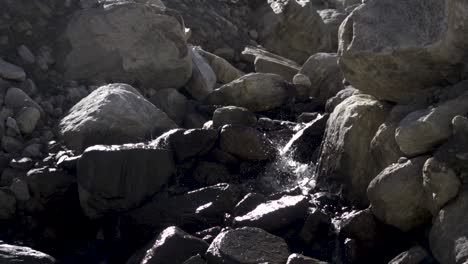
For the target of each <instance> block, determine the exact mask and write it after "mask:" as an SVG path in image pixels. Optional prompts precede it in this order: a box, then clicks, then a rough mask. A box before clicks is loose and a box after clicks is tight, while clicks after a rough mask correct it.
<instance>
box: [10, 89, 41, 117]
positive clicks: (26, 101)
mask: <svg viewBox="0 0 468 264" xmlns="http://www.w3.org/2000/svg"><path fill="white" fill-rule="evenodd" d="M5 106H6V107H8V108H10V109H12V110H14V111H15V112H19V111H20V110H21V109H23V108H24V107H34V108H36V109H37V110H39V111H40V112H41V113H42V112H43V110H42V108H41V107H40V106H39V105H38V104H37V103H36V102H35V101H34V100H33V99H31V97H29V95H27V94H26V93H25V92H23V90H21V89H19V88H15V87H12V88H10V89H8V91H7V93H6V95H5Z"/></svg>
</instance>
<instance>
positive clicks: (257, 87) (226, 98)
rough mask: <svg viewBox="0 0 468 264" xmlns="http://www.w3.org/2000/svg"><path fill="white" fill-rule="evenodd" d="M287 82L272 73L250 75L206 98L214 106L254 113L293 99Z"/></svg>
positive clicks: (215, 91)
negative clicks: (241, 108)
mask: <svg viewBox="0 0 468 264" xmlns="http://www.w3.org/2000/svg"><path fill="white" fill-rule="evenodd" d="M290 93H291V91H289V90H288V87H287V83H286V81H285V80H284V79H283V78H282V77H281V76H279V75H276V74H270V73H250V74H247V75H244V76H242V77H241V78H239V79H236V80H234V81H232V82H230V83H228V84H225V85H223V86H221V87H220V88H218V89H216V90H214V91H213V92H212V93H211V94H210V95H208V97H207V98H206V100H205V101H206V102H207V103H209V104H213V105H226V106H227V105H234V106H240V107H245V108H247V109H249V110H250V111H253V112H261V111H267V110H271V109H274V108H277V107H280V106H282V105H283V104H285V103H286V102H287V100H288V98H290V97H291V95H290Z"/></svg>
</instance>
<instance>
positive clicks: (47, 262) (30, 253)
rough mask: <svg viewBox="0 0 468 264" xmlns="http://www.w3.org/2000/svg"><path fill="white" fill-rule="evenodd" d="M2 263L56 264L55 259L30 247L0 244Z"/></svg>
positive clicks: (0, 260)
mask: <svg viewBox="0 0 468 264" xmlns="http://www.w3.org/2000/svg"><path fill="white" fill-rule="evenodd" d="M0 263H5V264H6V263H24V264H54V263H57V262H56V261H55V259H54V258H53V257H51V256H49V255H47V254H45V253H42V252H40V251H37V250H34V249H32V248H29V247H22V246H15V245H9V244H4V243H1V244H0Z"/></svg>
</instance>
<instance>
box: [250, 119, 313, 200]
mask: <svg viewBox="0 0 468 264" xmlns="http://www.w3.org/2000/svg"><path fill="white" fill-rule="evenodd" d="M317 118H320V117H317ZM308 125H309V124H307V125H304V124H298V125H296V126H295V127H294V128H293V132H294V134H293V136H292V137H291V138H290V139H289V140H285V139H281V138H276V139H273V143H274V145H275V146H276V147H277V150H278V153H279V155H278V156H277V158H276V159H275V160H274V161H272V162H270V163H269V164H267V165H266V167H265V170H264V172H263V173H262V174H261V175H260V177H259V178H258V179H259V182H260V184H261V185H262V186H264V187H266V188H268V189H269V190H271V191H273V192H281V191H287V190H290V189H294V188H297V187H299V188H300V189H301V191H302V193H303V194H306V193H308V192H309V191H310V190H311V189H313V188H314V187H315V167H316V164H315V163H313V162H309V163H304V162H301V161H298V160H297V159H295V157H294V151H295V150H294V149H292V148H293V147H292V144H293V142H294V141H296V140H297V138H298V137H300V136H301V135H302V134H301V132H302V131H303V130H304V129H305V128H307V126H308Z"/></svg>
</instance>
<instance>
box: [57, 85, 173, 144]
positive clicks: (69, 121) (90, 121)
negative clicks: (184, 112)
mask: <svg viewBox="0 0 468 264" xmlns="http://www.w3.org/2000/svg"><path fill="white" fill-rule="evenodd" d="M176 127H177V125H176V124H175V123H174V122H173V121H172V120H171V119H170V118H169V117H168V116H167V115H166V114H165V113H164V112H162V111H161V110H159V109H158V108H156V107H155V106H154V105H153V104H151V103H150V102H149V101H147V100H146V99H145V98H143V96H142V95H141V94H140V93H139V92H138V91H137V90H135V88H133V87H131V86H129V85H126V84H109V85H106V86H102V87H100V88H99V89H97V90H95V91H94V92H92V93H91V94H90V95H88V96H87V97H85V98H84V99H82V100H81V101H80V102H79V103H77V104H76V105H75V106H73V107H72V108H71V109H70V111H69V112H68V114H67V115H66V116H65V117H64V118H62V120H61V121H60V124H59V133H60V135H61V137H62V139H63V140H64V141H65V144H66V145H67V146H68V147H69V148H71V149H74V150H77V151H83V150H84V149H85V148H86V147H88V146H92V145H96V144H108V145H110V144H122V143H132V142H138V141H140V142H141V141H143V140H145V139H151V138H152V137H153V138H155V137H157V136H159V135H161V134H162V133H164V132H166V131H168V130H170V129H172V128H176Z"/></svg>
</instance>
